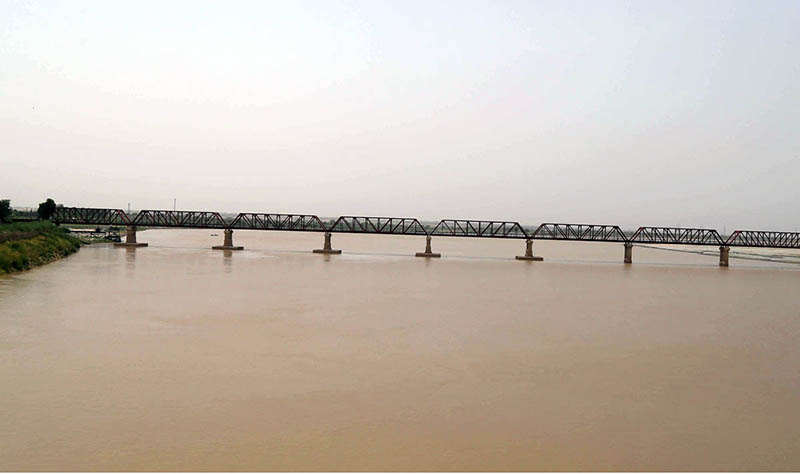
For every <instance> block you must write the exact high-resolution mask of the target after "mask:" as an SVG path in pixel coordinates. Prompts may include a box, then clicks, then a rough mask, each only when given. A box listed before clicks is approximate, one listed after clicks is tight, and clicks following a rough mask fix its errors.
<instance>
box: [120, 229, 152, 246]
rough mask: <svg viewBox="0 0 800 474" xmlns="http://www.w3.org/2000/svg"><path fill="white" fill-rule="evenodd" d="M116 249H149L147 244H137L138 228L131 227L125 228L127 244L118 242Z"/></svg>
mask: <svg viewBox="0 0 800 474" xmlns="http://www.w3.org/2000/svg"><path fill="white" fill-rule="evenodd" d="M114 247H147V243H146V242H136V226H135V225H129V226H127V227H126V228H125V242H116V243H115V244H114Z"/></svg>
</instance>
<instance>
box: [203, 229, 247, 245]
mask: <svg viewBox="0 0 800 474" xmlns="http://www.w3.org/2000/svg"><path fill="white" fill-rule="evenodd" d="M211 248H212V249H214V250H244V247H242V246H241V245H233V229H225V240H224V241H223V243H222V245H215V246H213V247H211Z"/></svg>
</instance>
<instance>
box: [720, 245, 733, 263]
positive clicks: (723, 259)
mask: <svg viewBox="0 0 800 474" xmlns="http://www.w3.org/2000/svg"><path fill="white" fill-rule="evenodd" d="M730 253H731V248H730V247H727V246H725V245H722V246H720V248H719V266H720V267H727V266H728V254H730Z"/></svg>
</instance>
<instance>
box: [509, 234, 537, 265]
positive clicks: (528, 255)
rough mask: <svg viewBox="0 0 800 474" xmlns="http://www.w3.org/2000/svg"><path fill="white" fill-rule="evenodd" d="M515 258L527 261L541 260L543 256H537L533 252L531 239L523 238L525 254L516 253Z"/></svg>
mask: <svg viewBox="0 0 800 474" xmlns="http://www.w3.org/2000/svg"><path fill="white" fill-rule="evenodd" d="M514 258H516V259H517V260H527V261H529V262H541V261H542V260H544V257H537V256H536V255H534V254H533V239H526V240H525V255H517V256H516V257H514Z"/></svg>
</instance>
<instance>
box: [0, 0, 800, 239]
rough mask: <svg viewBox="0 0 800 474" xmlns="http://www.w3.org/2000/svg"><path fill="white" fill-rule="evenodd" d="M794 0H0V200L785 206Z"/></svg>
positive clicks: (766, 218) (456, 208)
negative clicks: (358, 0) (603, 0)
mask: <svg viewBox="0 0 800 474" xmlns="http://www.w3.org/2000/svg"><path fill="white" fill-rule="evenodd" d="M799 119H800V1H791V2H778V1H763V2H756V1H747V2H701V1H689V2H675V1H669V2H666V1H665V2H655V1H640V2H630V3H629V2H609V1H606V2H600V1H591V2H561V1H558V2H536V1H524V2H512V1H508V2H466V1H454V2H430V1H423V2H412V1H406V0H402V1H400V0H398V1H394V2H388V1H383V2H378V1H364V2H333V1H324V2H311V1H308V2H288V1H279V2H232V1H225V2H216V1H215V2H200V1H187V2H177V1H171V2H161V1H154V2H146V1H131V2H120V1H113V2H112V1H97V2H85V1H67V2H19V1H8V0H1V1H0V197H8V198H11V199H12V204H13V205H17V206H25V205H29V206H32V205H35V204H36V203H38V202H40V201H42V200H43V199H44V198H45V197H48V196H52V197H53V198H55V199H56V200H57V201H58V202H61V203H64V204H66V205H78V206H97V207H121V208H124V207H126V206H127V203H128V202H130V203H131V207H133V208H137V209H138V208H154V209H171V208H172V199H173V198H177V199H178V207H179V208H182V209H194V210H219V211H236V212H238V211H269V212H298V213H299V212H302V213H316V214H320V215H325V216H331V215H339V214H366V215H395V216H413V217H419V218H422V219H438V218H491V219H511V220H519V221H522V222H524V223H529V224H534V223H538V222H542V221H562V222H589V223H601V224H606V223H610V224H620V225H624V226H637V225H677V224H680V225H683V226H699V225H703V226H710V227H718V228H719V229H720V230H722V228H723V227H727V229H728V230H732V229H733V228H753V229H763V228H767V229H770V228H775V229H783V230H795V229H797V228H798V227H800V187H799V186H798V182H799V181H800V120H799Z"/></svg>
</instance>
